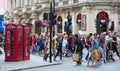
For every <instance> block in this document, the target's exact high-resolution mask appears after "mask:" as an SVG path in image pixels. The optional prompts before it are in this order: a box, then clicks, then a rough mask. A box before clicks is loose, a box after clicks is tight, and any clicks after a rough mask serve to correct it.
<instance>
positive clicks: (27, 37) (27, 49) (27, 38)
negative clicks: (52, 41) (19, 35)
mask: <svg viewBox="0 0 120 71" xmlns="http://www.w3.org/2000/svg"><path fill="white" fill-rule="evenodd" d="M25 46H26V49H25V53H26V56H28V55H29V32H28V31H26V45H25Z"/></svg>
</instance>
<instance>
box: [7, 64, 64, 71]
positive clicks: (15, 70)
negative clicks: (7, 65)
mask: <svg viewBox="0 0 120 71" xmlns="http://www.w3.org/2000/svg"><path fill="white" fill-rule="evenodd" d="M61 64H63V63H56V64H49V65H43V66H35V67H28V68H22V69H14V70H8V71H20V70H27V69H33V68H41V67H49V66H55V65H61Z"/></svg>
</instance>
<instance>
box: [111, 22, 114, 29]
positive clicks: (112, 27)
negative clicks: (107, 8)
mask: <svg viewBox="0 0 120 71" xmlns="http://www.w3.org/2000/svg"><path fill="white" fill-rule="evenodd" d="M110 30H111V31H114V21H112V22H111V28H110Z"/></svg>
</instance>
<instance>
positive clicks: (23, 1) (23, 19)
mask: <svg viewBox="0 0 120 71" xmlns="http://www.w3.org/2000/svg"><path fill="white" fill-rule="evenodd" d="M50 2H51V0H7V5H8V6H7V11H6V13H5V21H6V23H8V22H11V21H12V20H14V22H16V23H31V24H32V25H33V26H32V32H34V33H35V31H37V29H36V28H38V27H36V26H35V25H36V24H35V21H37V20H43V13H45V12H47V13H49V11H50ZM68 11H70V15H71V16H72V32H73V34H74V33H77V32H78V31H81V32H82V33H83V34H88V33H95V32H98V31H101V32H103V31H109V28H110V26H111V23H114V27H115V29H114V30H115V31H117V32H118V33H119V34H120V0H55V13H56V14H57V16H60V17H61V18H62V23H61V24H59V25H55V29H54V30H55V32H56V33H60V32H62V33H63V32H64V23H65V21H66V17H67V15H68ZM97 23H99V24H100V25H99V29H98V27H96V24H97ZM96 28H97V30H96ZM40 29H41V28H40ZM42 29H43V28H42ZM42 31H43V32H45V31H44V29H43V30H42Z"/></svg>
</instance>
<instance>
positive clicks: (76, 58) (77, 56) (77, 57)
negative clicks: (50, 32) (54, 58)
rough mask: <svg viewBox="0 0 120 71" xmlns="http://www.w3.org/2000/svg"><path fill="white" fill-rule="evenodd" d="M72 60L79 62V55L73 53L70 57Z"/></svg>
mask: <svg viewBox="0 0 120 71" xmlns="http://www.w3.org/2000/svg"><path fill="white" fill-rule="evenodd" d="M72 60H73V61H79V54H78V53H74V54H73V56H72Z"/></svg>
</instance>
